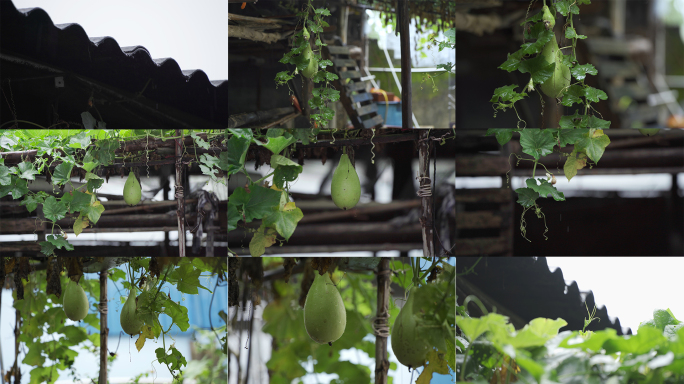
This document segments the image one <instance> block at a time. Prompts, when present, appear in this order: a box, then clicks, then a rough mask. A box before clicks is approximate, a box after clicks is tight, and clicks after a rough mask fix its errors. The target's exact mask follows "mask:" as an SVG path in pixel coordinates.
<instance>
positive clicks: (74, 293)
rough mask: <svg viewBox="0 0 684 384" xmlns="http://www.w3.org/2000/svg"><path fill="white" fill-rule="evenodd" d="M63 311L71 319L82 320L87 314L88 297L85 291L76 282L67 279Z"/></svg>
mask: <svg viewBox="0 0 684 384" xmlns="http://www.w3.org/2000/svg"><path fill="white" fill-rule="evenodd" d="M62 305H63V307H64V313H65V314H66V315H67V317H68V318H69V319H71V320H73V321H80V320H83V319H84V318H85V317H86V315H87V314H88V298H87V297H86V294H85V291H84V290H83V288H81V286H80V285H79V284H78V283H75V282H74V281H73V280H71V279H69V282H68V283H67V286H66V288H65V289H64V301H63V303H62Z"/></svg>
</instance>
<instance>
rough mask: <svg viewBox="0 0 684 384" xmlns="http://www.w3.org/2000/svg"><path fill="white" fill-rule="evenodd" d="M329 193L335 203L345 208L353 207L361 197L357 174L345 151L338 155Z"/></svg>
mask: <svg viewBox="0 0 684 384" xmlns="http://www.w3.org/2000/svg"><path fill="white" fill-rule="evenodd" d="M330 194H331V195H332V199H333V202H334V203H335V205H337V206H338V207H339V208H342V209H345V210H346V209H351V208H354V206H356V203H358V202H359V198H360V197H361V183H360V182H359V175H358V174H356V169H354V167H353V166H352V163H351V161H349V156H347V154H346V153H345V154H343V155H342V157H340V164H339V165H338V166H337V169H335V173H333V177H332V184H331V186H330Z"/></svg>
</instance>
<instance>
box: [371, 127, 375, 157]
mask: <svg viewBox="0 0 684 384" xmlns="http://www.w3.org/2000/svg"><path fill="white" fill-rule="evenodd" d="M374 137H375V128H373V136H371V144H373V147H372V148H371V153H372V154H373V156H372V157H371V163H372V164H375V152H373V150H374V149H375V143H374V142H373V138H374Z"/></svg>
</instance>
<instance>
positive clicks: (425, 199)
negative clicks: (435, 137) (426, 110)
mask: <svg viewBox="0 0 684 384" xmlns="http://www.w3.org/2000/svg"><path fill="white" fill-rule="evenodd" d="M418 138H419V139H418V177H419V184H420V187H419V188H418V196H419V197H420V198H421V201H420V207H421V213H422V214H421V216H420V223H421V225H422V227H423V256H436V255H435V246H434V241H433V239H434V236H435V235H434V231H435V230H434V228H433V226H432V221H433V217H434V212H433V211H432V185H431V184H432V183H431V180H430V145H431V140H430V130H421V131H420V133H419V134H418Z"/></svg>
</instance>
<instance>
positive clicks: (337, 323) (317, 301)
mask: <svg viewBox="0 0 684 384" xmlns="http://www.w3.org/2000/svg"><path fill="white" fill-rule="evenodd" d="M346 326H347V312H346V311H345V309H344V302H343V301H342V296H340V292H339V291H338V290H337V287H335V285H333V282H332V280H330V276H328V274H327V273H325V274H323V276H321V275H319V274H318V273H316V277H315V278H314V282H313V284H312V285H311V288H309V293H308V294H307V295H306V302H305V303H304V327H305V328H306V333H308V334H309V337H311V339H312V340H313V341H315V342H317V343H319V344H329V345H331V346H332V342H333V341H335V340H337V339H339V338H340V336H342V334H343V333H344V329H345V327H346Z"/></svg>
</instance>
